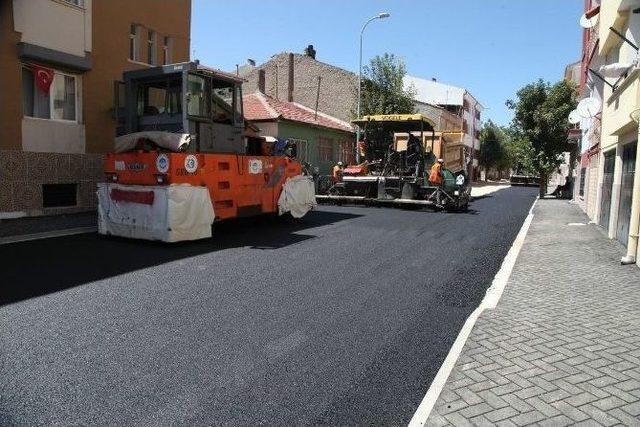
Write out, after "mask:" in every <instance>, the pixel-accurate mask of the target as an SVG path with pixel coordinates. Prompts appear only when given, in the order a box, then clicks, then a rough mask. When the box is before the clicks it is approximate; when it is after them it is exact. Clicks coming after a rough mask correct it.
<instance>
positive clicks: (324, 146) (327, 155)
mask: <svg viewBox="0 0 640 427" xmlns="http://www.w3.org/2000/svg"><path fill="white" fill-rule="evenodd" d="M318 159H319V160H320V161H321V162H332V161H333V160H334V156H333V139H331V138H327V137H324V136H320V137H318Z"/></svg>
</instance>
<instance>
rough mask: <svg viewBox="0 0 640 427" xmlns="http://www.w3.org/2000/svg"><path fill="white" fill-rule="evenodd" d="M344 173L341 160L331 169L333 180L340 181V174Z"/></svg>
mask: <svg viewBox="0 0 640 427" xmlns="http://www.w3.org/2000/svg"><path fill="white" fill-rule="evenodd" d="M343 173H344V164H343V163H342V162H338V163H337V164H336V165H335V166H334V167H333V170H332V171H331V177H332V178H333V182H340V181H342V174H343Z"/></svg>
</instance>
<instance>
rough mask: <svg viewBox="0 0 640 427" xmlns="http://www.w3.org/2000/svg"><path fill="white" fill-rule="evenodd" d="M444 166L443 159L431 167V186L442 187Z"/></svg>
mask: <svg viewBox="0 0 640 427" xmlns="http://www.w3.org/2000/svg"><path fill="white" fill-rule="evenodd" d="M443 165H444V160H443V159H438V161H437V162H435V163H434V164H433V166H431V172H430V173H429V183H430V184H431V185H435V186H438V187H439V186H440V185H442V166H443Z"/></svg>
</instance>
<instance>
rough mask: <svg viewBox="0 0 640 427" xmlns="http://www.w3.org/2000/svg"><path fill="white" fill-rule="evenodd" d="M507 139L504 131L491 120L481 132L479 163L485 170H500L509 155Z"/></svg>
mask: <svg viewBox="0 0 640 427" xmlns="http://www.w3.org/2000/svg"><path fill="white" fill-rule="evenodd" d="M505 144H506V137H505V134H504V132H503V131H502V129H500V128H499V127H498V126H496V125H495V124H494V123H493V122H492V121H491V120H489V121H488V122H487V123H486V124H485V125H484V126H483V127H482V130H481V131H480V153H479V158H478V163H480V166H482V167H484V168H485V169H487V170H488V169H494V168H495V169H500V167H501V166H504V165H505V163H507V162H506V160H507V159H506V157H507V155H508V153H507V149H506V147H505Z"/></svg>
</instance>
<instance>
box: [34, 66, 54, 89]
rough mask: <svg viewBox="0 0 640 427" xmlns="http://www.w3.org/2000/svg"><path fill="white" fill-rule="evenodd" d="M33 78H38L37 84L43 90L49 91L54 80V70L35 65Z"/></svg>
mask: <svg viewBox="0 0 640 427" xmlns="http://www.w3.org/2000/svg"><path fill="white" fill-rule="evenodd" d="M33 78H34V79H35V80H36V85H37V86H38V88H39V89H40V90H41V91H42V92H44V93H49V88H50V87H51V83H52V82H53V70H50V69H48V68H44V67H39V66H37V65H34V66H33Z"/></svg>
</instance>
